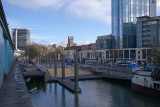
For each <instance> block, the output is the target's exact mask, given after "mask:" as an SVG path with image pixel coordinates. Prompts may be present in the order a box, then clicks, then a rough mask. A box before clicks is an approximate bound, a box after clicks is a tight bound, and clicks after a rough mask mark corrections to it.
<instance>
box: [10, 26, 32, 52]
mask: <svg viewBox="0 0 160 107" xmlns="http://www.w3.org/2000/svg"><path fill="white" fill-rule="evenodd" d="M12 39H13V43H14V45H15V49H16V50H17V49H20V50H25V48H26V47H27V46H28V45H29V44H30V30H29V29H17V28H15V29H12Z"/></svg>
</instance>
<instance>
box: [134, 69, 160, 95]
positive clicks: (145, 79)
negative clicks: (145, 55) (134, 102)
mask: <svg viewBox="0 0 160 107" xmlns="http://www.w3.org/2000/svg"><path fill="white" fill-rule="evenodd" d="M153 73H154V72H146V71H137V72H136V74H135V75H134V78H132V83H131V87H132V89H133V90H134V91H136V92H139V93H143V94H147V95H151V96H155V97H159V98H160V79H159V77H158V75H156V76H155V75H154V76H153ZM156 74H158V73H156Z"/></svg>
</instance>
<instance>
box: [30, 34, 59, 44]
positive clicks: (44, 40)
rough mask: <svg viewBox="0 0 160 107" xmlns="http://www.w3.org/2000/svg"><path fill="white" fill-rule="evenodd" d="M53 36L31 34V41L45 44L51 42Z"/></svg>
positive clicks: (53, 38)
mask: <svg viewBox="0 0 160 107" xmlns="http://www.w3.org/2000/svg"><path fill="white" fill-rule="evenodd" d="M55 38H56V37H55V36H52V35H37V34H31V42H34V43H40V44H45V45H47V44H50V43H53V41H54V40H55Z"/></svg>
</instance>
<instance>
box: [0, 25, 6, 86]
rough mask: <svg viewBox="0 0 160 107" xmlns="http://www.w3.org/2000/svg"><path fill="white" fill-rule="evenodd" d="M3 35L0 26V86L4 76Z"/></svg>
mask: <svg viewBox="0 0 160 107" xmlns="http://www.w3.org/2000/svg"><path fill="white" fill-rule="evenodd" d="M3 56H4V37H3V31H2V27H1V26H0V87H1V86H2V83H3V78H4V60H5V59H4V57H3Z"/></svg>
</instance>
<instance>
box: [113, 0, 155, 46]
mask: <svg viewBox="0 0 160 107" xmlns="http://www.w3.org/2000/svg"><path fill="white" fill-rule="evenodd" d="M111 1H112V36H115V37H116V47H117V48H135V47H136V22H137V17H140V16H150V17H153V16H156V12H157V0H111ZM113 44H114V43H113Z"/></svg>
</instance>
